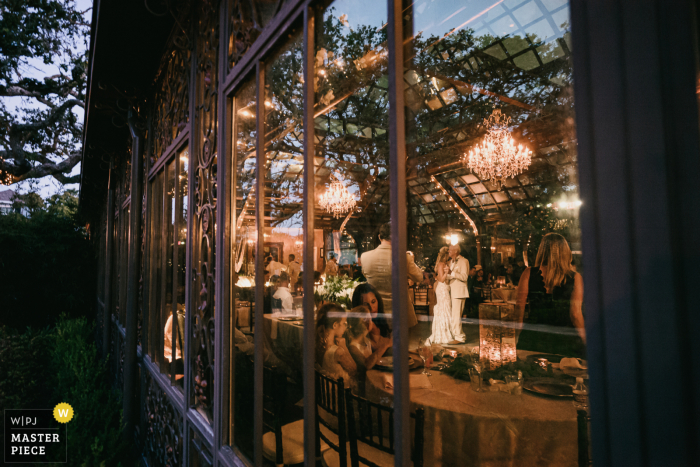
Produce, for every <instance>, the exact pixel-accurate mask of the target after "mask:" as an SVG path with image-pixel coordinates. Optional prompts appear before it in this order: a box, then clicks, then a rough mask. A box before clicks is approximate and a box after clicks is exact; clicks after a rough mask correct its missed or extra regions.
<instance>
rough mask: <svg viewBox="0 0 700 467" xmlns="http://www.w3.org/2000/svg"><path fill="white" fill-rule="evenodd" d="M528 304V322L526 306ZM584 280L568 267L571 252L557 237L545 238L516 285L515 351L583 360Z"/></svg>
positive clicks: (584, 336) (584, 333)
mask: <svg viewBox="0 0 700 467" xmlns="http://www.w3.org/2000/svg"><path fill="white" fill-rule="evenodd" d="M528 301H529V303H530V311H529V315H528V317H527V318H525V319H523V318H524V315H525V304H526V303H527V302H528ZM582 303H583V278H582V277H581V274H579V273H577V272H576V271H575V270H574V268H573V266H572V265H571V249H570V248H569V244H568V243H567V242H566V239H565V238H564V237H562V236H561V235H559V234H555V233H550V234H547V235H545V236H544V238H543V239H542V242H541V243H540V248H539V250H538V251H537V258H536V259H535V267H532V268H527V269H525V271H524V272H523V275H522V276H521V277H520V281H519V284H518V300H517V318H518V321H519V322H520V323H524V325H522V329H521V331H520V335H519V339H518V344H517V347H518V349H523V350H533V351H537V352H545V353H553V354H559V355H564V356H567V357H581V358H583V357H585V344H586V331H585V328H584V322H583V312H582V310H581V305H582Z"/></svg>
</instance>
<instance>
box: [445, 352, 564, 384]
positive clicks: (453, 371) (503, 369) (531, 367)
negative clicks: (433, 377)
mask: <svg viewBox="0 0 700 467" xmlns="http://www.w3.org/2000/svg"><path fill="white" fill-rule="evenodd" d="M475 363H477V362H476V361H475V358H474V357H472V356H471V355H467V356H460V357H457V358H455V359H454V361H453V362H452V363H451V364H450V365H449V366H448V367H447V368H445V370H444V371H443V373H445V374H446V375H450V376H452V377H453V378H456V379H461V380H464V381H469V369H470V368H474V365H475ZM518 371H521V372H522V374H523V378H558V379H564V380H567V381H569V380H572V381H573V378H572V377H571V376H569V375H566V374H563V373H553V372H552V369H551V367H550V368H549V369H548V370H544V369H542V367H540V366H539V365H538V364H537V363H536V362H528V361H526V360H520V359H518V360H517V361H515V362H513V363H506V364H505V365H503V366H500V367H498V368H497V369H495V370H488V371H482V372H481V376H482V378H483V379H484V380H486V381H488V380H489V379H495V380H500V381H503V380H504V379H505V377H506V375H515V374H517V373H518Z"/></svg>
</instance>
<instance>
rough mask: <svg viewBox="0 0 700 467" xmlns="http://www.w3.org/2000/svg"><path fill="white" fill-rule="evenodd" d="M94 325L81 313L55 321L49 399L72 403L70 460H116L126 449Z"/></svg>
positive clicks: (103, 462) (116, 400) (77, 462)
mask: <svg viewBox="0 0 700 467" xmlns="http://www.w3.org/2000/svg"><path fill="white" fill-rule="evenodd" d="M93 332H94V329H93V326H91V325H90V324H88V322H87V320H86V319H85V318H78V319H66V318H65V316H62V317H61V319H60V320H59V322H58V324H57V326H56V330H55V333H56V344H55V346H54V347H53V348H52V349H51V366H52V368H53V369H54V371H55V382H54V393H53V400H54V401H55V403H58V402H66V403H68V404H70V405H71V407H73V412H74V414H75V415H74V417H73V420H71V422H70V429H69V430H68V453H69V457H70V461H71V464H73V465H85V466H99V465H115V463H116V462H117V459H118V457H119V456H120V454H121V453H123V452H124V451H125V450H126V449H125V446H124V444H123V441H122V438H121V436H120V435H121V423H122V416H121V409H120V407H121V402H120V397H119V396H118V395H117V394H115V393H114V392H113V391H112V390H111V389H110V385H109V383H108V381H107V367H106V363H105V362H104V361H101V360H100V359H99V358H98V356H97V348H96V347H95V344H94V341H93V339H92V336H93Z"/></svg>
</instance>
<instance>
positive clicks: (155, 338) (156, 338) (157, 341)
mask: <svg viewBox="0 0 700 467" xmlns="http://www.w3.org/2000/svg"><path fill="white" fill-rule="evenodd" d="M163 177H164V175H163V172H162V171H161V172H160V173H159V174H158V175H157V176H156V178H155V179H154V180H153V181H152V182H151V189H150V193H149V195H148V196H149V200H148V210H149V219H150V224H151V225H150V228H149V232H150V236H151V238H150V239H149V244H148V247H149V252H148V271H149V281H148V317H149V319H148V333H149V334H148V354H149V355H150V356H151V357H152V358H153V361H154V362H158V363H160V362H161V360H162V357H161V355H160V351H159V350H158V349H161V348H163V329H162V328H161V325H160V322H161V318H160V316H161V306H162V303H163V302H162V298H163V297H162V294H161V292H160V291H161V289H162V287H163V283H162V270H163V264H162V263H163V260H162V258H163V257H162V252H163V251H162V249H163V246H162V233H163V217H162V216H163Z"/></svg>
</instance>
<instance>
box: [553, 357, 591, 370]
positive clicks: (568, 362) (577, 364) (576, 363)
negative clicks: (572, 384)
mask: <svg viewBox="0 0 700 467" xmlns="http://www.w3.org/2000/svg"><path fill="white" fill-rule="evenodd" d="M559 368H578V369H581V370H587V369H588V365H586V363H585V362H584V360H581V359H579V358H562V359H561V362H559Z"/></svg>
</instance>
